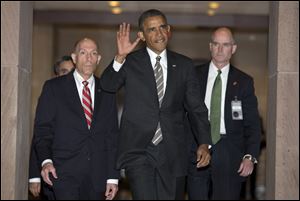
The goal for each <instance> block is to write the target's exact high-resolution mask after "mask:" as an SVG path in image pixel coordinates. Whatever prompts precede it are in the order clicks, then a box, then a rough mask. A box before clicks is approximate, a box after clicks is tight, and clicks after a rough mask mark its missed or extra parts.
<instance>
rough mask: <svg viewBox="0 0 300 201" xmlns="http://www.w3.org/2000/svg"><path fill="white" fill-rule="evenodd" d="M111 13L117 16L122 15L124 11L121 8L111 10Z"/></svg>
mask: <svg viewBox="0 0 300 201" xmlns="http://www.w3.org/2000/svg"><path fill="white" fill-rule="evenodd" d="M111 12H112V13H113V14H115V15H118V14H120V13H122V9H121V8H120V7H114V8H112V9H111Z"/></svg>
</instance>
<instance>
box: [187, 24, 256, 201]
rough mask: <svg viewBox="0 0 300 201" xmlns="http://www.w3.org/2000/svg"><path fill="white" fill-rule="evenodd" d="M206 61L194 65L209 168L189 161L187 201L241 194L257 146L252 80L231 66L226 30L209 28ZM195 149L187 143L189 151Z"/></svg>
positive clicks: (230, 37) (231, 41) (233, 44)
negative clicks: (204, 112)
mask: <svg viewBox="0 0 300 201" xmlns="http://www.w3.org/2000/svg"><path fill="white" fill-rule="evenodd" d="M209 48H210V52H211V56H212V60H211V62H210V63H207V64H205V65H203V66H201V67H199V68H197V73H198V77H199V79H200V82H201V84H200V85H201V89H203V90H202V96H201V97H203V98H204V101H205V104H206V106H207V108H208V110H209V120H210V124H211V135H212V142H213V144H212V147H211V154H212V158H211V164H210V166H207V167H204V168H200V169H197V167H196V166H195V163H194V162H191V163H190V166H189V175H188V194H189V199H192V200H201V199H213V200H214V199H216V200H220V199H226V200H227V199H232V200H238V199H239V197H240V190H241V184H242V182H243V181H245V179H246V178H247V176H249V175H251V173H252V171H253V168H254V164H255V163H257V160H256V158H257V157H258V153H259V144H260V134H261V133H260V132H261V129H260V120H259V115H258V109H257V99H256V96H255V93H254V86H253V79H252V78H251V77H250V76H249V75H247V74H246V73H244V72H242V71H240V70H238V69H237V68H235V67H234V66H232V65H231V64H230V58H231V56H232V55H233V54H234V53H235V52H236V50H237V44H236V42H235V40H234V38H233V35H232V33H231V31H230V30H229V29H228V28H224V27H222V28H218V29H217V30H216V31H214V32H213V34H212V38H211V42H210V43H209ZM195 152H196V146H195V143H192V151H191V153H195Z"/></svg>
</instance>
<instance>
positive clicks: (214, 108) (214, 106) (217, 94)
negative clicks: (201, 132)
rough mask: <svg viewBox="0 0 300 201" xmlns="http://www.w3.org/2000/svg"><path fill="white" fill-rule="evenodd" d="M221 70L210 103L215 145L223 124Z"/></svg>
mask: <svg viewBox="0 0 300 201" xmlns="http://www.w3.org/2000/svg"><path fill="white" fill-rule="evenodd" d="M221 73H222V71H221V70H218V75H217V77H216V79H215V83H214V87H213V90H212V93H211V102H210V126H211V138H212V142H213V144H216V143H217V142H218V141H219V140H220V138H221V136H220V124H221V97H222V80H221Z"/></svg>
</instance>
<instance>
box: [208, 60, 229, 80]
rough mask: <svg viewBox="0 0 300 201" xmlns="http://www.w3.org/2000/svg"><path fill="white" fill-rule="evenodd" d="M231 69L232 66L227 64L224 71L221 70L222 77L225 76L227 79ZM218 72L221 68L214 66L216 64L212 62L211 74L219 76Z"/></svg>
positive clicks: (210, 66) (210, 65)
mask: <svg viewBox="0 0 300 201" xmlns="http://www.w3.org/2000/svg"><path fill="white" fill-rule="evenodd" d="M229 67H230V64H227V65H226V66H224V67H223V68H222V69H220V70H221V72H222V73H221V75H222V76H225V77H227V75H228V72H229ZM218 70H219V68H217V66H216V65H215V64H214V62H212V61H211V62H210V64H209V71H210V72H213V73H214V74H216V75H217V74H218Z"/></svg>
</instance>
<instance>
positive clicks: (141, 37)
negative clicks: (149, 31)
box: [138, 31, 146, 41]
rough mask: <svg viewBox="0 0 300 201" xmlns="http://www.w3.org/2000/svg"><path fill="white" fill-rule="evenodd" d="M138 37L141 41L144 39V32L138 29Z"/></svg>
mask: <svg viewBox="0 0 300 201" xmlns="http://www.w3.org/2000/svg"><path fill="white" fill-rule="evenodd" d="M138 37H139V38H140V39H141V40H142V41H145V40H146V39H145V37H144V33H143V32H142V31H139V32H138Z"/></svg>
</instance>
